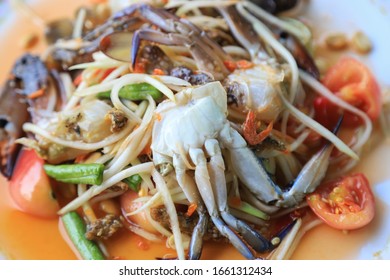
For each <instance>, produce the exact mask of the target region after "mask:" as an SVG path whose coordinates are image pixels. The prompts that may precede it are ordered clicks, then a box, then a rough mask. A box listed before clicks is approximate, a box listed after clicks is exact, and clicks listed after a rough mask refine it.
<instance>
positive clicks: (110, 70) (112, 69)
mask: <svg viewBox="0 0 390 280" xmlns="http://www.w3.org/2000/svg"><path fill="white" fill-rule="evenodd" d="M114 70H115V68H108V69H106V70H105V71H104V72H103V74H102V76H101V77H100V82H101V81H103V80H104V79H105V78H107V76H108V75H110V74H111V72H112V71H114Z"/></svg>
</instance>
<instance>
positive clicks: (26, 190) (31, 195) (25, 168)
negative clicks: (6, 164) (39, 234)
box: [9, 149, 59, 218]
mask: <svg viewBox="0 0 390 280" xmlns="http://www.w3.org/2000/svg"><path fill="white" fill-rule="evenodd" d="M43 164H44V161H43V159H41V158H40V157H39V156H38V155H37V154H36V152H35V151H34V150H25V149H23V150H21V151H20V154H19V157H18V161H17V163H16V166H15V169H14V173H13V175H12V178H11V181H10V185H9V187H10V193H11V197H12V198H13V200H14V201H15V203H16V204H17V205H18V206H19V207H20V209H21V210H22V211H23V212H26V213H28V214H32V215H35V216H38V217H42V218H54V217H56V216H57V211H58V210H59V205H58V202H57V200H56V199H55V197H54V193H53V191H52V188H51V185H50V179H49V177H48V176H47V175H46V173H45V171H44V169H43Z"/></svg>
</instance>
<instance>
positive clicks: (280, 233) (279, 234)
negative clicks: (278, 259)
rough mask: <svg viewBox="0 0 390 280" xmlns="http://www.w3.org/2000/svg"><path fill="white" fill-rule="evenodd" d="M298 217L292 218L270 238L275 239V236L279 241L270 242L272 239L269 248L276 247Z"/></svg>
mask: <svg viewBox="0 0 390 280" xmlns="http://www.w3.org/2000/svg"><path fill="white" fill-rule="evenodd" d="M297 221H298V219H294V220H293V221H292V222H291V223H289V224H288V225H287V226H285V227H284V228H282V229H281V230H280V231H279V232H278V233H277V234H275V235H274V236H273V237H272V238H271V240H273V239H275V238H278V239H279V240H280V241H279V242H277V243H275V244H274V243H272V241H271V242H270V250H273V249H275V248H277V247H278V246H279V245H280V243H281V242H282V240H283V239H284V238H285V237H286V236H287V234H288V233H289V232H290V231H291V229H292V228H293V227H294V225H295V224H296V223H297Z"/></svg>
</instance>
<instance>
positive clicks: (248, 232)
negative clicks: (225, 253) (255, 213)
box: [205, 139, 270, 252]
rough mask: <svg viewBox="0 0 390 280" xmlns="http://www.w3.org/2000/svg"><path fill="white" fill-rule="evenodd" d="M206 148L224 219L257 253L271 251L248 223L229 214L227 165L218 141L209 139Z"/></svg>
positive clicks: (210, 171)
mask: <svg viewBox="0 0 390 280" xmlns="http://www.w3.org/2000/svg"><path fill="white" fill-rule="evenodd" d="M205 148H206V151H207V153H208V154H209V156H210V162H209V164H208V171H209V174H210V181H211V185H212V188H213V191H214V195H215V198H216V201H217V205H218V210H219V212H220V214H221V216H222V219H223V220H224V221H225V222H226V223H227V224H228V225H229V226H231V227H232V228H233V229H234V230H236V231H237V232H238V233H240V234H241V235H242V236H243V237H244V240H245V241H246V242H248V244H249V245H250V246H251V247H252V248H253V249H254V250H255V251H256V252H265V251H267V250H268V249H269V246H270V243H269V242H268V240H266V239H265V238H264V237H263V236H261V235H260V234H259V233H258V232H257V231H255V230H254V229H253V228H251V227H250V226H249V225H248V224H247V223H245V222H244V221H242V220H239V219H237V218H236V217H234V216H233V215H232V214H230V212H229V207H228V205H227V189H226V179H225V173H224V172H225V164H224V161H223V158H222V155H221V149H220V148H219V145H218V141H217V140H215V139H209V140H206V142H205Z"/></svg>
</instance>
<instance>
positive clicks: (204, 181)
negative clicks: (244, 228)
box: [189, 148, 256, 259]
mask: <svg viewBox="0 0 390 280" xmlns="http://www.w3.org/2000/svg"><path fill="white" fill-rule="evenodd" d="M189 153H190V157H191V159H192V161H193V162H194V164H195V165H196V169H195V181H196V185H197V186H198V189H199V192H200V194H201V196H202V198H203V201H204V203H205V205H206V208H207V210H208V212H209V214H210V217H211V220H212V221H213V223H214V225H215V226H216V227H217V228H218V230H219V231H220V233H221V234H222V235H223V236H225V237H226V238H228V239H229V241H230V242H231V243H232V244H233V246H234V247H236V249H237V250H238V251H239V252H240V253H241V254H242V255H243V256H244V257H246V258H247V259H255V258H256V257H255V256H254V255H253V253H252V251H251V249H250V248H249V247H248V246H247V245H246V244H245V242H244V241H243V240H242V239H241V238H240V237H239V236H238V235H237V234H236V233H235V232H234V231H233V230H232V229H231V228H230V227H229V226H228V225H227V224H226V223H225V222H224V221H223V220H222V219H221V217H220V216H219V215H218V209H217V207H216V204H215V198H214V194H213V190H212V186H211V183H210V177H209V173H208V170H207V161H206V157H205V155H204V153H203V151H202V150H201V149H194V148H191V149H190V151H189Z"/></svg>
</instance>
